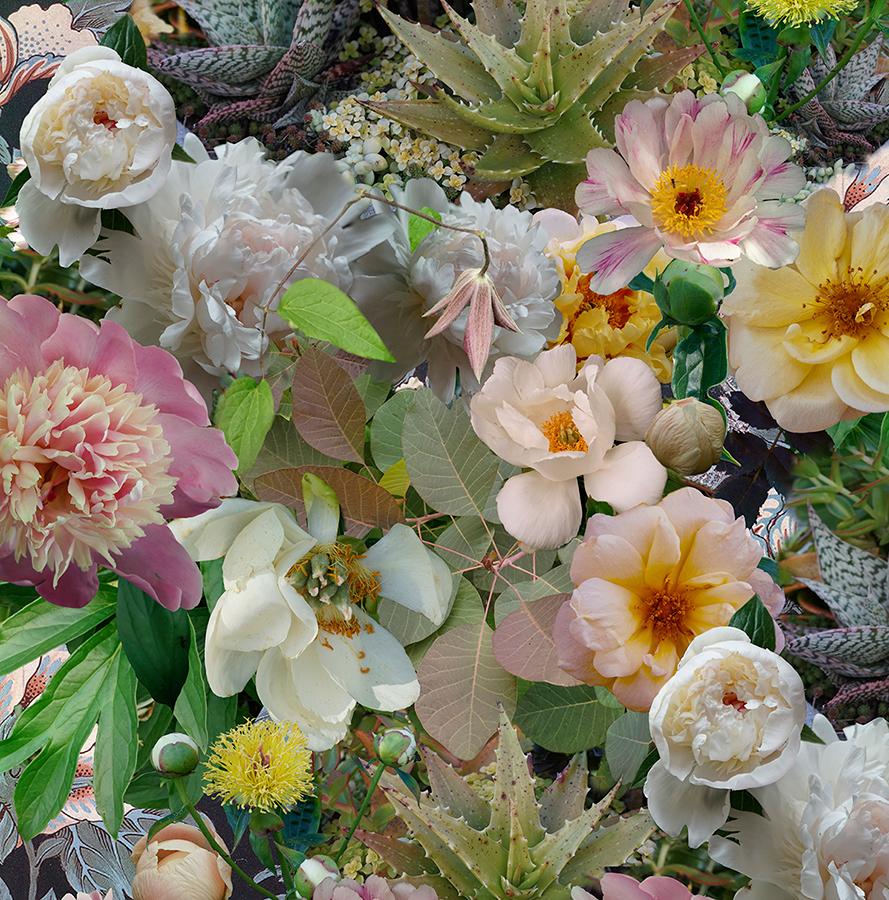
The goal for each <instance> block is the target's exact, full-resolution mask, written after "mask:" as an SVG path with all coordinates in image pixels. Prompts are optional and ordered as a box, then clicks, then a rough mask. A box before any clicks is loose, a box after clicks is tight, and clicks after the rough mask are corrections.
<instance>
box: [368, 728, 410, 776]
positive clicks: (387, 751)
mask: <svg viewBox="0 0 889 900" xmlns="http://www.w3.org/2000/svg"><path fill="white" fill-rule="evenodd" d="M376 743H377V756H378V757H379V760H380V762H381V763H385V764H386V765H387V766H397V767H398V768H401V767H402V766H406V765H407V764H408V763H409V762H410V761H411V760H412V759H413V758H414V755H415V754H416V752H417V741H416V739H415V738H414V735H413V732H411V730H410V729H408V728H389V729H387V730H386V731H384V732H383V733H382V735H378V736H377V740H376Z"/></svg>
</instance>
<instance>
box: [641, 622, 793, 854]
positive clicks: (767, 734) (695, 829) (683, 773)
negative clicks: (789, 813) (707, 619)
mask: <svg viewBox="0 0 889 900" xmlns="http://www.w3.org/2000/svg"><path fill="white" fill-rule="evenodd" d="M648 721H649V725H650V727H651V736H652V738H653V739H654V743H655V746H656V747H657V750H658V754H659V755H660V759H659V761H658V762H656V763H655V764H654V766H652V768H651V770H650V771H649V773H648V777H647V778H646V780H645V796H646V797H647V798H648V811H649V812H650V813H651V816H652V818H653V819H654V821H655V822H656V823H657V825H658V827H659V828H662V829H663V830H664V831H666V832H667V833H668V834H671V835H673V836H674V837H675V836H677V835H678V834H679V833H680V832H681V831H682V829H683V827H685V826H687V827H688V842H689V844H690V846H692V847H698V846H700V845H701V844H702V843H703V842H704V841H705V840H707V839H708V838H709V837H710V836H711V835H712V834H713V833H714V832H715V831H716V829H717V828H721V827H722V826H723V825H724V824H725V822H726V819H727V818H728V814H729V807H730V799H731V792H732V791H740V790H744V789H747V788H754V787H763V786H764V785H767V784H773V783H774V782H775V781H777V780H778V779H779V778H781V777H782V776H783V775H786V774H787V772H789V771H790V769H791V767H792V766H793V764H794V762H795V760H796V755H797V753H798V752H799V746H800V734H801V731H802V727H803V725H804V724H805V721H806V696H805V690H804V688H803V682H802V679H801V678H800V677H799V675H798V674H797V672H796V670H795V669H794V668H793V666H791V665H790V663H788V662H786V661H785V660H783V659H782V658H781V657H780V656H778V654H777V653H772V652H771V651H770V650H765V649H763V648H762V647H757V646H755V645H754V644H752V643H751V642H750V638H749V637H748V636H747V635H746V634H745V633H744V632H743V631H741V630H740V629H738V628H728V627H726V628H712V629H711V630H710V631H707V632H705V633H704V634H702V635H700V637H696V638H695V639H694V640H693V641H692V642H691V644H689V647H688V650H686V651H685V655H684V656H683V657H682V659H681V660H680V661H679V668H678V669H677V671H676V674H675V675H674V676H673V677H672V678H671V679H670V680H669V681H668V682H667V683H666V684H665V685H664V686H663V687H662V688H661V689H660V691H658V694H657V696H656V697H655V698H654V701H653V702H652V704H651V711H650V713H649V719H648Z"/></svg>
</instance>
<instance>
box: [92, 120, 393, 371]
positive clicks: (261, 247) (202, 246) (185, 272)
mask: <svg viewBox="0 0 889 900" xmlns="http://www.w3.org/2000/svg"><path fill="white" fill-rule="evenodd" d="M185 146H186V149H187V151H188V153H189V154H190V155H191V156H192V158H193V159H195V160H196V161H197V164H196V165H195V164H192V163H187V162H179V161H176V162H174V163H173V168H172V170H171V172H170V176H169V178H168V180H167V183H166V184H165V185H164V188H163V190H161V191H160V192H159V193H158V194H156V195H155V196H154V197H153V198H152V199H151V200H150V201H149V202H148V203H145V204H142V205H140V206H138V207H135V208H133V209H131V210H128V211H127V215H128V217H129V218H130V220H131V221H132V223H133V225H134V227H135V230H136V235H135V236H134V235H129V234H126V233H124V232H121V231H115V232H113V233H112V234H111V235H110V236H109V238H108V240H107V241H103V242H102V244H101V245H100V247H101V251H102V252H101V256H89V257H87V258H85V259H84V260H83V262H82V263H81V272H82V273H83V275H84V277H85V278H87V279H88V280H89V281H91V282H93V283H94V284H97V285H99V286H100V287H103V288H105V289H106V290H109V291H113V292H114V293H116V294H118V295H120V296H121V297H122V298H123V300H122V303H121V305H120V306H119V307H118V308H116V309H114V310H113V311H112V312H111V313H110V315H111V317H112V318H114V319H116V320H117V321H118V322H120V323H121V324H122V325H123V326H124V327H125V328H126V329H127V330H128V331H129V332H130V333H131V334H132V335H133V336H134V337H136V339H137V340H140V341H142V342H143V343H156V344H160V346H161V347H163V348H164V349H166V350H169V351H170V352H171V353H173V354H174V355H175V356H177V357H178V358H179V360H180V361H181V362H182V364H183V366H184V367H185V368H186V370H187V373H188V374H189V375H192V376H195V374H196V372H197V373H200V372H201V371H203V373H204V378H203V379H202V380H203V381H205V382H206V381H207V377H206V373H210V375H214V376H219V375H222V374H225V373H227V372H231V373H237V372H242V373H245V374H257V373H258V372H259V370H260V368H261V366H260V361H261V359H262V356H263V354H264V352H265V350H266V348H267V347H268V342H269V339H270V337H275V336H283V335H286V334H288V333H289V332H290V331H291V329H290V327H289V326H288V325H287V324H286V323H285V322H284V321H283V320H282V319H281V318H280V317H279V316H278V315H276V313H275V310H276V309H277V307H278V304H279V302H280V299H281V294H282V293H283V292H282V291H278V286H279V285H280V283H281V281H282V279H284V278H285V277H286V276H287V273H288V272H289V270H290V269H291V267H292V266H293V264H294V263H295V262H296V261H297V259H298V258H299V257H300V256H301V255H302V254H304V253H305V254H306V256H305V259H304V260H303V261H302V263H301V264H300V266H299V267H298V269H297V270H296V272H295V273H294V274H293V275H292V276H290V277H289V279H288V280H287V282H286V284H290V283H292V282H294V281H297V280H299V279H301V278H309V277H312V276H316V277H318V278H322V279H324V280H326V281H329V282H332V283H333V284H335V285H336V286H337V287H339V288H340V289H341V290H343V291H345V292H346V293H349V291H350V289H351V287H352V285H353V281H354V278H355V274H354V271H355V270H354V265H355V262H356V260H358V259H359V258H360V257H361V256H362V255H363V254H364V253H366V252H367V251H368V250H369V249H370V248H371V247H373V246H374V245H375V244H377V243H379V241H381V240H383V239H384V238H385V236H386V234H387V233H388V231H389V230H391V228H392V222H391V219H390V218H388V217H384V216H379V215H373V214H372V213H373V210H372V209H369V207H368V204H367V203H357V204H355V205H354V206H353V207H352V208H351V209H350V210H349V211H348V212H347V213H346V215H344V216H343V217H342V218H341V219H340V220H339V221H338V222H337V224H336V225H335V226H334V227H333V228H332V229H331V230H330V231H329V232H327V233H326V234H323V236H322V233H323V232H324V230H325V228H327V226H328V225H329V224H330V223H331V221H332V220H333V219H334V218H335V217H336V215H337V214H338V213H340V212H341V211H342V209H343V207H344V206H345V205H346V204H347V203H348V202H349V201H350V200H352V199H353V198H354V197H355V195H356V194H355V191H356V188H355V185H354V182H353V180H352V178H351V176H350V175H349V174H348V172H346V171H345V169H344V167H343V166H342V165H341V164H340V163H338V162H337V161H336V160H335V159H334V158H333V157H332V156H330V155H328V154H321V153H319V154H308V153H303V152H301V151H300V152H297V153H294V154H292V155H291V156H288V157H287V158H286V159H285V160H283V161H281V162H279V163H274V162H270V161H269V160H267V159H266V158H265V150H264V148H263V147H262V145H261V144H260V143H259V142H258V141H256V140H255V139H253V138H247V139H246V140H244V141H240V142H239V143H237V144H227V145H223V146H221V147H218V148H217V149H216V151H215V154H216V155H215V157H211V156H210V155H209V154H208V153H207V152H206V151H205V150H204V149H203V147H202V146H201V144H200V141H198V140H197V138H194V137H192V136H189V137H188V138H186V141H185ZM313 242H314V243H313ZM310 245H311V246H310ZM307 251H308V252H307ZM198 367H199V368H198Z"/></svg>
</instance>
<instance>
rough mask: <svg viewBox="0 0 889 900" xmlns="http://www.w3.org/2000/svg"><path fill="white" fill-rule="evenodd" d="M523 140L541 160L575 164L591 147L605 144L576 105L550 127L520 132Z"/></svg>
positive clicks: (581, 108)
mask: <svg viewBox="0 0 889 900" xmlns="http://www.w3.org/2000/svg"><path fill="white" fill-rule="evenodd" d="M524 140H525V143H527V145H528V146H529V147H530V148H531V150H532V151H533V152H534V153H536V154H537V155H538V156H540V157H541V158H542V159H547V160H549V161H550V162H554V163H579V162H582V161H583V160H584V159H585V158H586V155H587V153H588V152H589V151H590V150H591V149H592V148H593V147H607V146H608V141H606V140H605V137H604V136H603V134H602V132H601V131H599V129H598V128H597V127H596V126H595V125H594V124H593V123H592V122H591V121H590V117H589V115H588V114H587V113H586V111H585V110H584V108H583V106H581V105H580V104H578V105H576V106H575V107H573V108H572V109H570V110H568V112H566V113H565V115H563V116H562V117H561V118H560V119H559V121H558V122H557V123H556V124H555V125H553V126H552V127H551V128H546V129H544V130H543V131H537V132H535V133H534V134H526V135H524Z"/></svg>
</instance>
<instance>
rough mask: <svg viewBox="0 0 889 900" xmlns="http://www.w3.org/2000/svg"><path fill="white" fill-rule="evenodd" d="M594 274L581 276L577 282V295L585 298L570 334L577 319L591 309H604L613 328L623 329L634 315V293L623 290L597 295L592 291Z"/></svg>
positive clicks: (574, 319)
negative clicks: (591, 282) (591, 284)
mask: <svg viewBox="0 0 889 900" xmlns="http://www.w3.org/2000/svg"><path fill="white" fill-rule="evenodd" d="M592 277H593V273H592V272H589V273H588V274H586V275H581V277H580V278H579V279H578V281H577V293H578V294H580V296H581V297H582V298H583V299H582V300H581V303H580V306H578V308H577V310H576V311H575V313H574V315H573V316H572V318H571V323H570V324H569V326H568V328H569V332H570V330H571V328H572V327H573V325H574V323H575V322H576V321H577V317H578V316H579V315H580V314H581V313H584V312H586V311H587V310H589V309H596V308H598V309H604V310H605V313H606V314H607V316H608V324H609V325H610V326H611V327H612V328H623V327H624V325H626V324H627V322H629V321H630V317H631V316H632V315H633V307H632V304H631V301H632V300H633V291H631V290H630V289H629V288H621V289H620V290H618V291H615V292H614V293H613V294H597V293H596V292H595V291H591V290H590V279H591V278H592Z"/></svg>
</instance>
